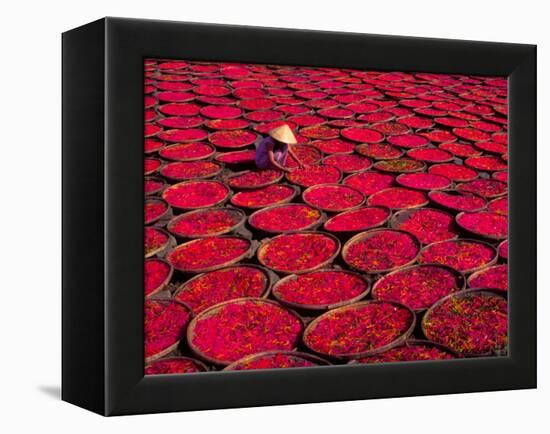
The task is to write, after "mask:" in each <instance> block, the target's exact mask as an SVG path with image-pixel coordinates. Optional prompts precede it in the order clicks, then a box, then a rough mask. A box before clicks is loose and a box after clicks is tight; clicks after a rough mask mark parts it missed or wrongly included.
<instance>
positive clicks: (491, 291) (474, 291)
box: [420, 288, 508, 357]
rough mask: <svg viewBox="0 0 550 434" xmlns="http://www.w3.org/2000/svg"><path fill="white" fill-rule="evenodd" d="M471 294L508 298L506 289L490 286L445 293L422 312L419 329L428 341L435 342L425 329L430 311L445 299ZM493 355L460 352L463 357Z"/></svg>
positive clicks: (488, 354) (489, 353)
mask: <svg viewBox="0 0 550 434" xmlns="http://www.w3.org/2000/svg"><path fill="white" fill-rule="evenodd" d="M472 294H485V295H491V296H494V295H496V296H499V297H502V298H504V299H506V300H507V299H508V292H507V291H502V290H498V289H492V288H475V289H465V290H463V291H459V292H455V293H453V294H449V295H447V296H446V297H443V298H442V299H440V300H439V301H438V302H437V303H435V304H434V305H432V306H431V307H430V308H429V309H428V310H427V311H426V313H425V314H424V316H423V318H422V322H421V323H420V326H421V329H422V333H423V334H424V336H426V338H427V339H428V340H429V341H430V342H436V341H434V340H433V339H430V334H429V333H428V332H427V330H426V322H427V321H428V319H429V318H430V315H431V314H432V312H433V311H434V310H435V309H436V308H437V307H439V306H440V305H441V303H443V302H445V301H447V300H448V299H450V298H453V297H457V298H458V297H459V298H462V297H467V296H469V295H472ZM492 355H494V354H493V353H492V352H486V353H475V354H472V353H469V354H462V356H463V357H486V356H492Z"/></svg>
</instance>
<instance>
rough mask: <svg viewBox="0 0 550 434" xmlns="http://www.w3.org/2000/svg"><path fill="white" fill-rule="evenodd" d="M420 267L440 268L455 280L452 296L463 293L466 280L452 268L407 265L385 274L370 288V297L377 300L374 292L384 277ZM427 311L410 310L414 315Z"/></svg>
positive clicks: (434, 265) (422, 309) (421, 309)
mask: <svg viewBox="0 0 550 434" xmlns="http://www.w3.org/2000/svg"><path fill="white" fill-rule="evenodd" d="M420 267H437V268H442V269H444V270H446V271H449V272H450V273H452V274H453V275H454V277H455V280H456V282H457V286H458V290H457V291H454V292H452V294H455V293H456V292H459V291H463V290H464V289H465V288H466V278H465V277H464V274H462V273H461V272H460V271H457V270H455V269H454V268H451V267H448V266H447V265H442V264H416V265H409V266H407V267H402V268H398V269H397V270H394V271H392V272H390V273H388V274H385V275H384V276H382V277H381V278H380V279H378V280H377V281H376V282H375V283H374V285H373V287H372V292H371V295H372V297H373V299H374V300H377V298H376V291H377V289H378V287H379V286H380V285H381V284H382V283H383V281H384V279H385V278H386V277H388V276H393V275H395V274H397V273H401V272H403V271H406V270H411V269H415V268H420ZM427 309H428V308H420V309H412V308H411V310H414V312H416V313H421V312H424V311H426V310H427Z"/></svg>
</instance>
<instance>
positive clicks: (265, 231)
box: [248, 203, 327, 235]
mask: <svg viewBox="0 0 550 434" xmlns="http://www.w3.org/2000/svg"><path fill="white" fill-rule="evenodd" d="M308 205H309V204H308ZM297 206H307V205H304V204H301V203H285V204H279V205H272V206H268V207H265V208H262V209H259V210H257V211H255V212H253V213H252V214H250V216H248V224H249V225H250V227H252V228H254V229H255V230H257V231H259V232H260V233H262V234H269V235H272V234H288V233H291V232H298V231H300V232H301V231H313V230H315V229H316V228H317V227H319V226H320V225H322V224H323V223H324V222H325V221H326V218H327V217H326V215H325V214H324V213H323V212H321V211H319V218H318V219H317V220H315V221H314V222H312V223H310V224H308V225H306V226H304V227H302V228H297V229H288V230H275V229H268V228H259V227H257V226H256V225H254V223H253V221H254V218H255V217H257V216H258V215H261V214H263V213H265V212H269V211H272V210H274V209H278V208H284V207H297ZM309 206H311V205H309ZM315 211H317V210H316V209H315Z"/></svg>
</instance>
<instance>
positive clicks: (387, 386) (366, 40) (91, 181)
mask: <svg viewBox="0 0 550 434" xmlns="http://www.w3.org/2000/svg"><path fill="white" fill-rule="evenodd" d="M62 49H63V113H62V114H63V212H62V215H63V244H62V245H63V289H62V291H63V306H62V308H63V309H62V311H63V321H62V327H63V355H62V360H63V374H62V399H63V400H65V401H68V402H71V403H73V404H76V405H79V406H81V407H84V408H86V409H89V410H92V411H94V412H97V413H99V414H102V415H123V414H135V413H154V412H168V411H182V410H200V409H214V408H228V407H247V406H262V405H276V404H292V403H307V402H322V401H341V400H357V399H366V398H383V397H398V396H412V395H427V394H446V393H463V392H479V391H494V390H506V389H522V388H533V387H536V46H533V45H522V44H505V43H492V42H473V41H458V40H442V39H425V38H410V37H396V36H378V35H363V34H351V33H333V32H319V31H304V30H283V29H272V28H255V27H242V26H226V25H212V24H195V23H178V22H165V21H151V20H136V19H121V18H104V19H101V20H99V21H96V22H94V23H91V24H87V25H85V26H83V27H79V28H77V29H74V30H71V31H68V32H66V33H64V34H63V38H62ZM146 57H156V58H176V59H181V58H183V59H189V60H193V59H196V60H217V61H235V62H254V63H271V64H282V65H308V66H334V67H350V68H358V69H369V68H370V69H376V70H383V71H384V70H388V71H391V70H399V71H422V72H434V73H465V74H476V75H485V74H486V75H495V76H506V77H508V78H509V105H510V110H509V142H510V144H509V149H510V151H509V161H510V166H509V167H510V172H509V176H510V181H509V185H510V194H509V200H510V209H511V210H512V211H511V218H510V228H509V248H510V253H509V263H510V264H511V266H510V274H509V279H510V290H509V301H510V305H509V309H510V310H509V319H510V330H509V335H510V349H509V356H508V357H496V358H480V359H460V360H451V361H445V362H437V361H435V362H421V363H418V362H416V363H415V362H408V363H391V364H380V365H372V366H370V365H369V366H367V365H350V366H331V367H315V368H307V369H294V370H292V369H290V370H287V369H283V370H268V371H255V372H254V371H252V372H251V371H248V372H247V371H241V372H223V373H220V372H212V373H200V374H191V375H163V376H147V377H144V375H143V330H142V324H143V291H142V288H143V283H142V277H143V271H142V267H143V216H142V210H143V173H142V172H143V170H142V164H143V154H142V145H143V134H142V128H143V118H142V117H143V59H144V58H146Z"/></svg>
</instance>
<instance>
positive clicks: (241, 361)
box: [223, 351, 330, 371]
mask: <svg viewBox="0 0 550 434" xmlns="http://www.w3.org/2000/svg"><path fill="white" fill-rule="evenodd" d="M276 355H285V356H294V357H297V358H300V359H303V360H307V361H309V362H312V363H315V364H316V365H320V366H327V365H330V362H328V361H326V360H325V359H322V358H321V357H317V356H314V355H313V354H307V353H301V352H299V351H264V352H263V353H256V354H252V355H251V356H247V357H243V358H242V359H239V360H237V361H236V362H233V363H231V364H230V365H229V366H226V367H225V368H224V369H223V370H224V371H235V370H239V369H238V367H239V366H241V365H242V364H244V363H250V362H254V361H256V360H258V359H261V358H264V357H269V356H276ZM273 369H280V368H273Z"/></svg>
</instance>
